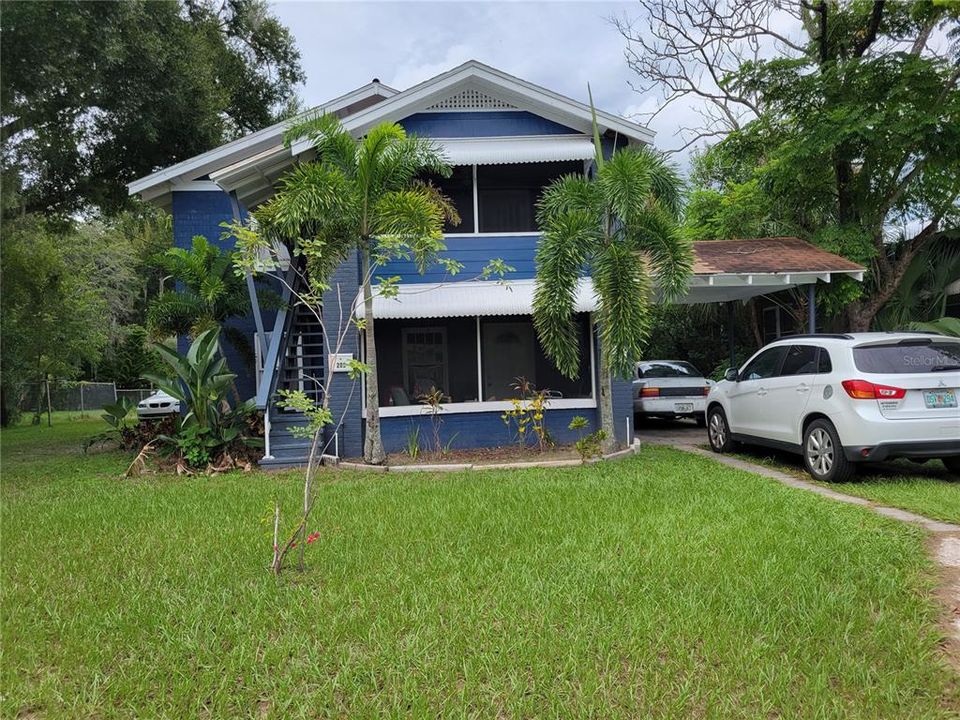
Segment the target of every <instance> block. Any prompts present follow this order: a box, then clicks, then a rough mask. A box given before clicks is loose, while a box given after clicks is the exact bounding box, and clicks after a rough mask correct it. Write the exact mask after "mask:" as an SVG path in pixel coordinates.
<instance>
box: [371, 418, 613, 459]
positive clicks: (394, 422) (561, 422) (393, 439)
mask: <svg viewBox="0 0 960 720" xmlns="http://www.w3.org/2000/svg"><path fill="white" fill-rule="evenodd" d="M501 414H502V413H500V412H480V413H460V414H457V413H450V414H446V415H444V416H443V422H442V423H441V424H440V441H441V442H442V443H444V444H446V443H450V447H451V448H455V449H457V450H465V449H471V448H482V447H503V446H508V445H513V444H514V443H515V439H514V438H515V434H513V433H511V432H510V431H509V430H508V429H507V426H506V425H504V423H503V420H502V419H501V418H500V416H501ZM576 415H582V416H583V417H585V418H586V419H587V421H588V422H589V423H590V428H589V429H588V430H587V432H591V431H592V430H593V429H594V427H595V425H596V421H597V411H596V409H595V408H574V409H562V410H561V409H558V410H547V412H546V413H544V419H545V421H546V425H547V430H548V431H549V432H550V435H551V437H553V439H554V441H555V442H557V443H560V444H568V443H572V442H575V441H576V440H577V438H578V437H579V436H578V434H577V433H576V432H574V431H572V430H570V429H568V428H567V426H568V425H569V424H570V421H571V420H572V419H573V417H574V416H576ZM380 425H381V433H382V434H383V445H384V448H386V451H387V452H388V453H401V452H406V448H407V438H408V436H409V435H410V433H411V432H412V430H413V428H416V427H418V426H419V428H420V449H421V450H422V451H428V450H432V449H433V448H432V447H431V443H432V442H433V425H432V424H431V420H430V417H429V416H423V415H414V416H410V417H385V418H381V420H380ZM424 462H429V460H428V459H425V460H424Z"/></svg>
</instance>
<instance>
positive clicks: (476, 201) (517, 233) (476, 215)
mask: <svg viewBox="0 0 960 720" xmlns="http://www.w3.org/2000/svg"><path fill="white" fill-rule="evenodd" d="M556 162H567V161H562V160H558V161H556ZM569 162H573V161H569ZM514 164H516V165H527V164H533V165H535V164H537V163H514ZM455 167H469V168H471V178H472V184H473V187H472V193H471V194H472V196H473V229H472V231H470V230H468V231H465V232H451V233H448V232H445V233H444V234H443V236H444V237H445V238H464V237H537V236H539V235H541V232H540V231H539V230H510V231H503V230H498V231H495V232H481V231H480V191H479V185H478V184H477V168H478V167H479V166H478V164H477V163H473V164H472V165H456V166H455ZM583 176H584V177H587V171H586V162H585V163H584V168H583Z"/></svg>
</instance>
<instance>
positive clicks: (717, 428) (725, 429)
mask: <svg viewBox="0 0 960 720" xmlns="http://www.w3.org/2000/svg"><path fill="white" fill-rule="evenodd" d="M707 437H708V438H709V439H710V448H711V449H712V450H713V451H714V452H718V453H725V452H732V451H733V450H734V449H735V448H736V446H737V443H736V441H734V439H733V438H732V437H730V426H729V425H728V424H727V416H726V415H724V414H723V410H722V409H721V408H719V407H715V408H713V409H711V410H710V412H709V414H708V415H707Z"/></svg>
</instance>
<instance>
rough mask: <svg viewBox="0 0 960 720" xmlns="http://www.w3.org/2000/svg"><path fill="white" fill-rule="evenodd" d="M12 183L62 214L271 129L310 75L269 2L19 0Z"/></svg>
mask: <svg viewBox="0 0 960 720" xmlns="http://www.w3.org/2000/svg"><path fill="white" fill-rule="evenodd" d="M2 35H3V45H2V64H3V74H2V78H0V112H2V115H3V126H2V130H0V140H2V144H3V171H4V184H5V185H6V186H7V187H8V189H10V188H14V189H15V188H16V187H20V186H22V190H21V192H22V197H21V201H22V204H23V205H24V206H26V208H27V209H28V210H39V211H43V212H52V213H55V214H57V215H60V216H67V215H68V214H69V213H71V212H73V211H75V210H77V209H80V208H83V207H86V206H91V205H93V206H97V207H100V208H102V209H104V210H107V211H113V210H115V209H117V208H120V207H124V206H126V205H127V203H128V198H127V194H126V189H125V188H124V184H125V183H127V182H130V181H131V180H134V179H136V178H137V177H140V176H143V175H146V174H148V173H150V172H152V171H154V170H156V169H157V168H160V167H164V166H167V165H170V164H172V163H175V162H179V161H181V160H185V159H186V158H189V157H191V156H193V155H197V154H199V153H201V152H204V151H206V150H209V149H211V148H213V147H216V146H217V145H219V144H221V143H222V142H224V141H226V140H228V139H231V138H232V137H235V136H237V135H239V134H242V133H245V132H249V131H252V130H256V129H259V128H262V127H264V126H266V125H269V124H270V123H272V122H275V121H276V120H277V118H278V115H279V114H281V113H283V112H284V110H285V108H286V106H287V104H288V103H289V102H290V100H291V98H292V96H293V92H294V87H295V86H296V85H297V83H300V82H302V81H303V79H304V75H303V72H302V70H301V68H300V58H299V52H298V51H297V50H296V48H295V46H294V43H293V39H292V37H291V36H290V33H289V32H288V31H287V29H286V28H284V27H283V26H282V25H280V23H279V22H278V21H277V20H276V18H275V17H273V16H272V15H271V14H270V12H269V11H268V9H267V7H266V4H265V3H264V2H263V1H262V0H230V2H225V3H219V2H213V1H212V0H181V1H180V2H55V1H47V2H39V1H35V2H11V3H5V4H4V7H3V14H2Z"/></svg>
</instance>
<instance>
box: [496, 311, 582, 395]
mask: <svg viewBox="0 0 960 720" xmlns="http://www.w3.org/2000/svg"><path fill="white" fill-rule="evenodd" d="M577 329H578V334H579V336H580V370H579V373H578V374H577V377H576V378H574V379H572V380H571V379H570V378H568V377H565V376H564V375H562V374H561V373H560V371H559V370H557V369H556V367H554V365H553V363H552V362H551V361H550V359H549V358H548V357H547V356H546V354H545V353H544V352H543V347H542V346H541V345H540V342H539V341H538V340H537V334H536V331H535V330H534V327H533V322H532V321H531V319H530V317H529V316H514V317H508V318H489V319H482V320H481V321H480V349H481V353H482V368H483V399H484V400H509V399H511V398H516V397H519V394H518V391H517V389H516V387H515V386H516V385H517V384H518V379H520V378H523V379H525V380H527V381H529V382H530V383H532V384H533V385H534V386H535V387H536V388H537V389H538V390H549V391H550V394H551V396H552V397H554V398H588V397H590V396H591V391H592V383H591V378H590V335H589V323H588V322H587V320H586V317H585V316H580V317H579V318H578V319H577Z"/></svg>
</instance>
